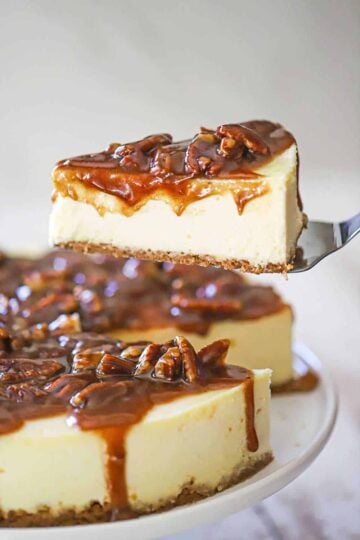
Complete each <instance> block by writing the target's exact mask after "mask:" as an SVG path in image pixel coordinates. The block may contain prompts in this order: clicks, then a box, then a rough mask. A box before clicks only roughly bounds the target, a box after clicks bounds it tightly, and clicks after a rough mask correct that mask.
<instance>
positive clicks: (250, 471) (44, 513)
mask: <svg viewBox="0 0 360 540" xmlns="http://www.w3.org/2000/svg"><path fill="white" fill-rule="evenodd" d="M272 460H273V455H272V453H271V452H266V453H264V454H263V455H262V456H261V458H260V459H259V460H257V461H256V462H255V463H253V464H251V465H248V466H246V467H241V466H240V465H239V466H238V467H237V468H236V469H235V470H234V472H233V473H232V474H231V475H229V476H227V477H225V478H223V479H222V480H221V482H220V483H219V484H218V486H217V487H216V488H215V489H214V488H210V487H208V486H206V485H195V484H194V481H190V482H188V483H187V484H185V485H184V486H183V488H182V490H181V493H180V494H179V495H178V496H177V497H175V498H170V499H167V500H165V501H160V502H159V504H158V505H157V506H156V507H153V506H151V505H149V506H144V507H141V508H137V509H136V511H135V512H129V514H128V515H125V516H121V515H117V513H116V511H115V512H113V511H112V509H111V506H110V504H109V503H106V504H101V503H99V502H97V501H93V502H91V503H89V505H88V506H87V507H86V508H84V509H82V510H81V511H77V510H76V509H74V508H68V509H64V510H62V511H61V512H59V513H58V514H56V515H54V514H53V513H52V512H51V509H50V508H49V507H47V506H44V507H42V508H39V510H38V511H37V512H34V513H28V512H26V511H24V510H12V511H10V512H8V513H7V514H5V513H2V512H1V510H0V527H21V528H24V527H55V526H71V525H85V524H94V523H104V522H108V521H116V520H120V519H128V518H129V517H133V518H134V517H139V516H141V515H142V514H149V513H154V512H162V511H166V510H170V509H171V508H175V507H177V506H182V505H185V504H191V503H194V502H196V501H198V500H201V499H204V498H206V497H210V496H211V495H215V494H216V493H218V492H220V491H223V490H225V489H227V488H229V487H231V486H233V485H235V484H238V483H239V482H242V481H243V480H245V479H247V478H249V477H250V476H253V475H254V474H256V473H257V472H258V471H260V469H263V468H264V467H266V465H268V464H269V463H270V462H271V461H272Z"/></svg>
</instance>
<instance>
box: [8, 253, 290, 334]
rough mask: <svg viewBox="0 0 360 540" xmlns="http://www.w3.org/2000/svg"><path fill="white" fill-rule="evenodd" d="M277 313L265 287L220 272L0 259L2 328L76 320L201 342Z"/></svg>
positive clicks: (86, 325) (104, 261)
mask: <svg viewBox="0 0 360 540" xmlns="http://www.w3.org/2000/svg"><path fill="white" fill-rule="evenodd" d="M283 308H284V304H283V303H282V301H281V299H280V298H279V296H277V294H276V293H275V292H274V290H273V289H272V288H271V287H264V286H257V285H252V284H249V283H248V282H247V281H245V279H244V278H243V277H242V276H241V275H240V274H238V273H235V272H232V271H227V270H222V269H219V268H212V267H209V268H202V267H195V266H194V267H191V266H187V265H179V264H171V263H163V264H157V263H153V262H144V261H139V260H136V259H129V260H118V259H116V260H115V259H113V258H112V257H106V256H103V255H94V256H88V255H83V254H79V253H74V252H68V251H64V250H54V251H51V252H49V253H47V254H45V255H43V256H41V257H38V258H35V259H30V258H29V259H26V258H12V257H6V256H5V255H3V256H2V259H1V260H0V329H1V326H4V327H5V328H7V329H9V330H15V331H17V330H19V329H25V328H28V327H30V326H32V325H35V324H40V323H47V324H50V323H52V322H53V321H55V320H57V319H58V318H59V316H61V315H63V314H74V315H76V316H78V318H79V325H80V328H81V329H82V330H85V331H96V332H109V331H112V330H119V329H137V330H141V329H144V330H145V329H151V328H166V327H172V328H174V327H175V328H177V329H178V330H179V331H180V333H181V332H185V331H186V332H192V333H197V334H202V335H204V334H206V333H207V332H208V331H209V329H210V327H211V325H212V324H213V323H215V322H216V321H221V320H249V319H257V318H260V317H263V316H266V315H269V314H271V313H276V312H278V311H280V310H281V309H283Z"/></svg>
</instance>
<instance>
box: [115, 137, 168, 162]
mask: <svg viewBox="0 0 360 540" xmlns="http://www.w3.org/2000/svg"><path fill="white" fill-rule="evenodd" d="M171 142H172V137H171V135H169V134H167V133H162V134H159V135H150V136H149V137H145V138H144V139H141V140H140V141H136V142H134V143H128V144H123V145H120V146H119V147H118V148H117V149H116V150H115V152H114V155H115V156H116V157H119V158H120V165H122V166H123V167H127V168H132V169H136V170H140V171H146V170H149V168H150V161H149V156H148V154H149V153H150V152H154V151H155V150H156V148H158V147H161V146H162V145H166V144H170V143H171Z"/></svg>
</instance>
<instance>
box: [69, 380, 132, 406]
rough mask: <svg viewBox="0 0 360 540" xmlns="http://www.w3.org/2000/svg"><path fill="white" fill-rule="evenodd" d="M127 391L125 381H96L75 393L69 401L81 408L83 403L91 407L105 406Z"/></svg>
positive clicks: (120, 397)
mask: <svg viewBox="0 0 360 540" xmlns="http://www.w3.org/2000/svg"><path fill="white" fill-rule="evenodd" d="M127 391H128V387H127V385H126V382H125V381H124V382H123V381H120V382H116V383H112V382H96V383H93V384H89V385H88V386H86V387H85V388H84V389H83V390H80V392H78V393H77V394H75V395H74V396H73V397H72V398H71V400H70V403H71V405H72V406H73V407H76V408H83V407H85V405H92V406H93V407H106V406H109V405H111V404H112V403H113V404H116V403H117V402H118V401H119V400H121V399H122V398H123V397H124V396H125V394H126V393H127Z"/></svg>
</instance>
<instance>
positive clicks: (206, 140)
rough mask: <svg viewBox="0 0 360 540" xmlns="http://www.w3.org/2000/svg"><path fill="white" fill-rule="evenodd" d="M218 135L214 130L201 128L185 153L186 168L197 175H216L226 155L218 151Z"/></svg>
mask: <svg viewBox="0 0 360 540" xmlns="http://www.w3.org/2000/svg"><path fill="white" fill-rule="evenodd" d="M218 140H219V139H218V137H217V136H216V134H215V132H214V131H210V130H204V129H203V128H201V130H200V133H198V134H197V135H195V137H194V138H193V139H192V141H191V142H190V143H189V145H188V147H187V150H186V154H185V169H186V171H187V172H189V173H191V174H195V175H197V174H198V175H201V174H203V175H206V176H210V177H211V176H214V175H216V174H217V173H219V172H220V171H221V169H222V168H223V165H224V157H223V156H221V155H219V154H218V152H217V151H216V149H217V144H218Z"/></svg>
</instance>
